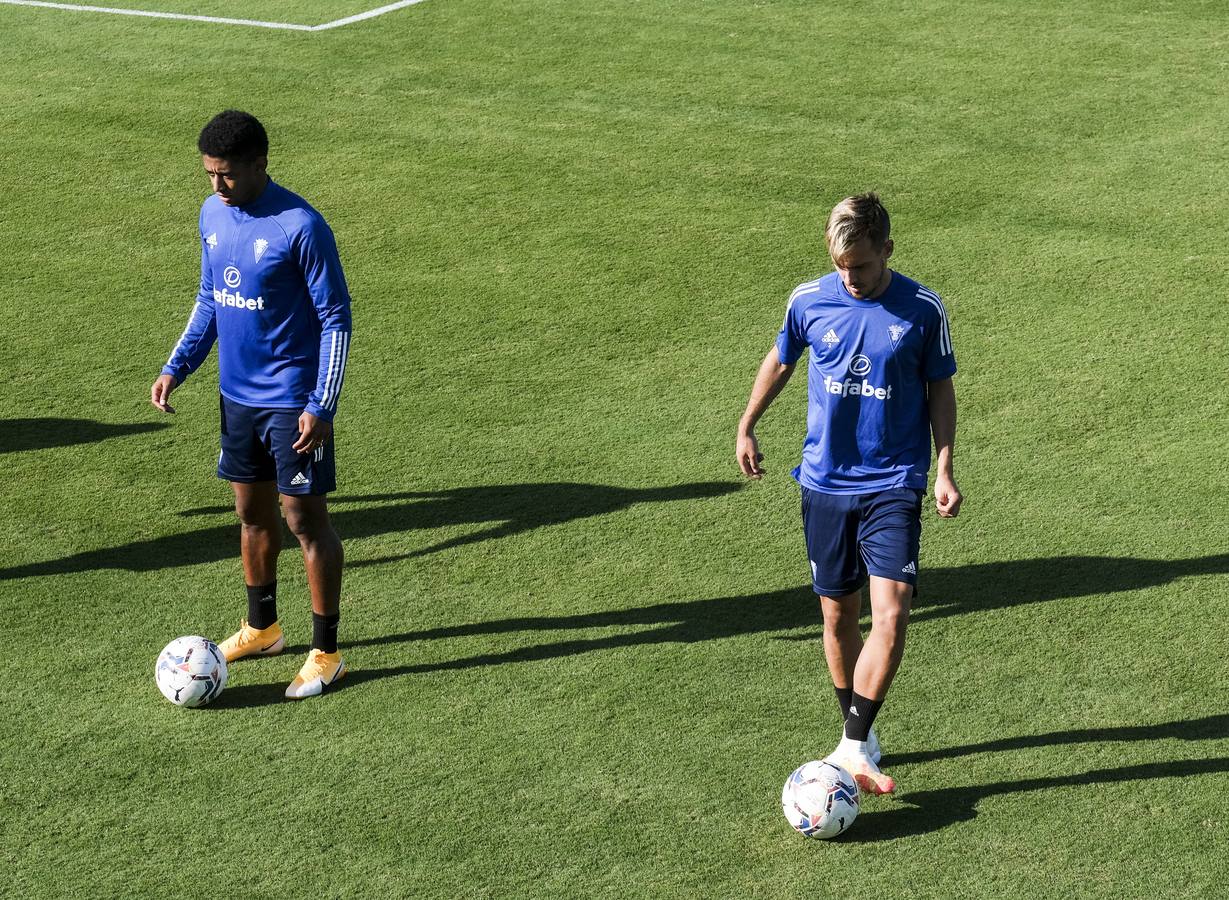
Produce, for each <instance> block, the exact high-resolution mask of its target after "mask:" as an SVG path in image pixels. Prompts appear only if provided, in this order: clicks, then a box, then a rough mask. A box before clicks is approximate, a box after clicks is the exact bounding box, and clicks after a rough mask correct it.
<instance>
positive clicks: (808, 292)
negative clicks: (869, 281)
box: [777, 272, 956, 494]
mask: <svg viewBox="0 0 1229 900" xmlns="http://www.w3.org/2000/svg"><path fill="white" fill-rule="evenodd" d="M808 348H810V350H811V362H810V366H809V368H808V370H807V395H808V403H807V436H806V441H805V443H804V444H803V446H802V464H801V465H800V466H798V467H797V468H796V469H794V472H793V475H794V478H796V479H797V480H798V482H799V483H800V484H802V485H803V486H804V487H808V488H810V489H811V490H815V491H821V492H824V493H828V494H870V493H874V492H876V491H882V490H887V489H889V488H898V487H910V488H920V489H923V490H924V489H925V488H926V475H927V472H929V470H930V415H929V411H928V408H927V405H926V383H927V382H930V381H942V380H943V379H945V378H950V377H951V376H953V375H955V374H956V357H955V354H954V353H953V352H952V337H951V332H950V330H949V328H948V323H947V311H946V310H945V309H944V308H943V301H942V300H940V299H939V295H938V294H936V293H935V292H934V291H931V290H929V289H927V288H925V287H923V286H922V285H920V284H918V283H917V282H916V281H914V280H912V279H911V278H906V277H905V276H903V275H901V274H900V273H899V272H893V273H892V281H891V283H890V284H889V285H888V289H887V290H886V291H885V292H884V293H883V295H882V296H880V297H877V298H875V299H874V300H859V299H857V298H855V297H854V296H853V295H852V294H850V293H849V291H847V290H846V289H845V285H844V284H843V283H842V282H841V277H840V275H839V274H838V273H836V272H832V273H831V274H828V275H825V276H824V277H823V278H820V279H819V280H818V281H811V282H808V283H806V284H803V285H799V286H798V287H797V288H796V289H795V290H794V292H793V294H792V295H791V296H790V300H789V308H788V309H787V310H786V312H785V323H784V324H783V325H782V326H781V333H780V334H779V335H777V354H778V355H779V356H780V358H781V362H782V363H783V364H784V365H793V364H794V363H796V362H797V361H798V358H799V357H800V356H802V353H803V351H805V350H806V349H808Z"/></svg>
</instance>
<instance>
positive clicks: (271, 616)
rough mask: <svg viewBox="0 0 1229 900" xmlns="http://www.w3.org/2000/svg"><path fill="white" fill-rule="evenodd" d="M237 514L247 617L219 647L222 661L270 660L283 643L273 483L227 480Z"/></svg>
mask: <svg viewBox="0 0 1229 900" xmlns="http://www.w3.org/2000/svg"><path fill="white" fill-rule="evenodd" d="M231 487H232V488H233V489H234V492H235V513H236V514H237V515H238V516H239V550H240V555H241V556H242V558H243V578H244V581H246V582H247V586H248V618H246V619H244V620H243V624H242V625H241V626H240V628H239V630H238V631H237V632H235V633H234V634H232V635H231V636H230V637H228V638H227V639H226V640H224V641H222V642H221V643H220V644H219V645H218V647H219V649H220V650H221V651H222V655H223V656H225V657H226V661H227V662H234V661H235V660H238V659H243V658H244V657H246V656H272V655H274V654H276V653H280V652H281V650H282V648H283V647H284V646H285V645H286V641H285V638H284V636H283V635H282V627H281V625H279V624H278V621H277V600H276V596H277V595H276V589H277V557H278V554H279V553H280V552H281V549H282V520H281V516H280V514H279V513H278V508H277V485H275V484H274V483H273V482H272V481H258V482H254V483H252V484H244V483H242V482H235V481H233V482H231Z"/></svg>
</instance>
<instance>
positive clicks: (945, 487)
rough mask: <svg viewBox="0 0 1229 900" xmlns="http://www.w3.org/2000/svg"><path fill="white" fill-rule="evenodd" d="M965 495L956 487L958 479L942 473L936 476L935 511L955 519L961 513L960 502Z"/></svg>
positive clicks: (944, 516)
mask: <svg viewBox="0 0 1229 900" xmlns="http://www.w3.org/2000/svg"><path fill="white" fill-rule="evenodd" d="M963 502H964V496H963V495H962V494H961V493H960V488H958V487H956V479H954V478H952V476H950V475H946V474H942V473H940V474H939V475H938V476H937V477H936V478H935V511H936V512H938V513H939V515H940V516H942V517H943V518H945V519H954V518H956V516H958V515H960V504H961V503H963Z"/></svg>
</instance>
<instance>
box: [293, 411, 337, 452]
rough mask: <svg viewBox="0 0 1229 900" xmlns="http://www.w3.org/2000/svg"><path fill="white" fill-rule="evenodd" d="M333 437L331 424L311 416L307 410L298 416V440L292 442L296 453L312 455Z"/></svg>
mask: <svg viewBox="0 0 1229 900" xmlns="http://www.w3.org/2000/svg"><path fill="white" fill-rule="evenodd" d="M332 436H333V423H332V422H326V421H324V419H321V418H319V417H318V416H313V415H312V414H311V413H309V412H308V411H307V410H303V414H302V415H301V416H299V439H298V440H297V441H295V442H294V448H293V449H294V450H295V452H297V453H314V452H315V451H316V450H317V449H319V448H320V447H323V446H324V445H325V444H327V443H328V442H329V439H330V438H331V437H332Z"/></svg>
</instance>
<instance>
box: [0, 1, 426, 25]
mask: <svg viewBox="0 0 1229 900" xmlns="http://www.w3.org/2000/svg"><path fill="white" fill-rule="evenodd" d="M422 2H423V0H400V2H399V3H390V4H388V5H387V6H381V7H379V8H378V9H369V10H367V12H362V13H358V14H357V15H353V16H346V17H345V18H344V19H337V20H336V21H334V22H325V23H324V24H322V25H296V24H294V23H293V22H258V21H256V20H255V19H228V18H224V17H222V16H191V15H188V14H187V13H168V12H151V11H150V10H144V9H116V8H115V7H112V6H81V5H78V4H76V3H48V2H45V0H0V3H6V4H8V5H9V6H41V7H43V8H45V9H66V10H68V11H70V12H96V13H111V14H112V15H117V16H145V17H146V18H150V19H180V20H186V21H189V22H210V23H212V24H214V25H247V26H249V27H252V28H280V29H282V30H284V31H325V30H327V29H329V28H340V27H341V26H342V25H349V24H350V23H351V22H361V21H362V20H363V19H374V18H375V17H376V16H382V15H384V14H385V13H390V12H392V11H393V10H395V9H403V8H404V7H407V6H413V5H414V4H416V3H422Z"/></svg>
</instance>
